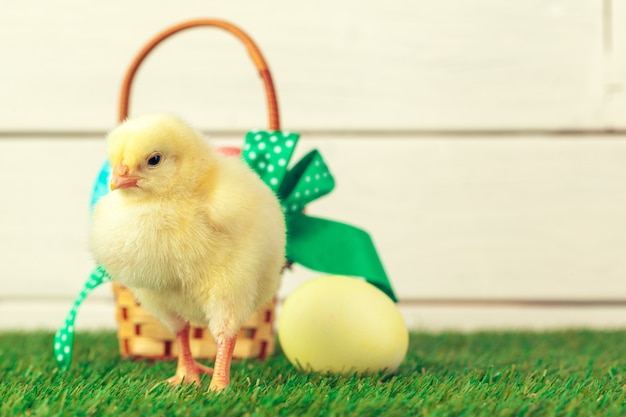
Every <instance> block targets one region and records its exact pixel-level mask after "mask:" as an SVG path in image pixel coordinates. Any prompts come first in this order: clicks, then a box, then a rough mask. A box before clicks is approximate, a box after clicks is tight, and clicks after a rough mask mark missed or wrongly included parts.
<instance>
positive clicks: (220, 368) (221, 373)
mask: <svg viewBox="0 0 626 417" xmlns="http://www.w3.org/2000/svg"><path fill="white" fill-rule="evenodd" d="M236 341H237V336H236V335H235V336H234V337H230V338H227V337H224V336H223V335H220V336H218V337H217V355H216V357H215V370H214V372H213V377H212V378H211V385H210V386H209V391H221V390H223V389H224V388H226V386H227V385H228V384H229V383H230V363H231V361H232V359H233V352H234V350H235V342H236Z"/></svg>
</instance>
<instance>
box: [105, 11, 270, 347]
mask: <svg viewBox="0 0 626 417" xmlns="http://www.w3.org/2000/svg"><path fill="white" fill-rule="evenodd" d="M199 26H208V27H216V28H220V29H223V30H225V31H227V32H229V33H231V34H233V35H234V36H235V37H237V38H238V39H239V40H241V41H242V43H243V44H244V45H245V47H246V49H247V51H248V53H249V54H250V57H251V58H252V61H253V63H254V65H255V66H256V67H257V69H258V70H259V75H260V76H261V80H262V81H263V84H264V87H265V94H266V97H267V106H268V119H269V122H268V125H269V129H270V130H279V129H280V123H279V116H278V104H277V100H276V93H275V90H274V85H273V82H272V76H271V74H270V71H269V68H268V66H267V63H266V62H265V59H264V58H263V55H262V54H261V52H260V50H259V48H258V47H257V46H256V44H255V43H254V41H253V40H252V39H251V38H250V37H249V36H248V35H247V34H246V33H245V32H243V31H242V30H241V29H239V28H238V27H236V26H234V25H232V24H230V23H228V22H224V21H222V20H216V19H197V20H190V21H186V22H183V23H180V24H178V25H175V26H172V27H170V28H168V29H166V30H164V31H162V32H161V33H159V34H157V35H156V36H155V37H154V38H153V39H152V40H150V41H149V42H148V43H147V44H146V45H145V46H144V47H143V49H141V50H140V51H139V53H138V54H137V56H136V57H135V59H134V60H133V62H132V63H131V65H130V67H129V68H128V70H127V72H126V75H125V77H124V82H123V84H122V89H121V94H120V102H119V113H118V118H119V121H120V122H121V121H123V120H125V119H126V118H127V117H128V109H129V105H130V91H131V86H132V82H133V79H134V77H135V74H136V72H137V70H138V68H139V66H140V65H141V63H142V62H143V60H144V59H145V57H146V56H147V55H148V54H149V53H150V52H151V51H152V50H153V49H154V48H155V47H156V46H157V45H158V44H159V43H160V42H162V41H163V40H164V39H166V38H168V37H170V36H171V35H173V34H175V33H178V32H180V31H182V30H185V29H189V28H194V27H199ZM113 293H114V295H115V300H116V318H117V322H118V325H119V328H118V333H117V335H118V339H119V345H120V352H121V354H122V356H123V357H132V358H150V359H157V358H158V359H174V358H176V357H177V354H178V352H177V344H176V341H175V338H174V335H173V334H172V333H171V332H169V331H168V330H167V329H165V328H164V327H163V326H162V325H161V323H160V322H159V321H158V320H157V319H155V318H154V317H153V316H151V315H150V313H148V312H147V311H146V310H145V309H143V308H142V307H141V306H140V305H139V304H138V303H137V302H136V301H135V298H134V296H133V295H132V293H131V292H130V291H129V290H128V289H127V288H124V287H123V286H121V285H119V284H115V283H114V284H113ZM274 307H275V300H273V301H271V302H269V303H268V304H267V305H265V306H264V307H263V308H261V309H260V310H259V311H258V312H257V313H255V314H254V315H253V316H252V317H250V319H249V320H248V321H247V322H246V324H245V325H244V326H243V328H242V329H241V331H240V332H239V335H238V337H237V343H236V345H235V352H234V355H233V356H234V357H235V358H260V359H264V358H265V357H266V356H267V355H271V354H272V353H273V352H274V343H275V337H274ZM190 339H191V340H190V346H191V351H192V353H193V355H194V357H196V358H203V359H207V358H214V357H215V354H216V350H217V347H216V344H215V342H214V340H213V338H212V337H211V334H210V333H209V331H208V329H207V328H202V327H191V331H190Z"/></svg>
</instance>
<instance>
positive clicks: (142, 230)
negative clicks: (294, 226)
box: [90, 114, 286, 390]
mask: <svg viewBox="0 0 626 417" xmlns="http://www.w3.org/2000/svg"><path fill="white" fill-rule="evenodd" d="M107 153H108V156H109V160H110V162H111V166H112V167H113V176H112V179H111V188H112V190H113V191H112V192H110V193H108V194H107V195H106V196H104V197H103V198H102V199H101V200H100V201H99V202H98V203H97V204H96V206H95V209H94V213H93V221H92V228H91V235H90V247H91V251H92V253H93V256H94V258H95V260H96V262H98V263H99V264H101V265H103V266H104V268H105V269H106V270H107V271H108V272H109V274H110V275H111V276H112V277H113V279H114V280H116V281H118V282H119V283H120V284H122V285H124V286H126V287H128V288H130V289H131V290H132V291H133V292H134V294H135V296H136V297H137V299H138V300H139V302H140V303H141V304H142V305H143V306H144V307H145V308H147V309H148V310H149V311H151V312H152V313H153V314H154V315H155V317H157V318H158V319H160V320H161V321H162V322H163V324H164V325H165V326H166V327H168V328H169V329H170V330H171V331H172V332H174V333H175V334H176V335H177V338H178V342H179V345H180V346H179V347H180V349H179V352H181V354H180V357H179V363H178V369H177V373H176V375H175V376H174V377H173V378H171V379H170V382H172V383H181V382H195V383H199V376H198V375H199V373H202V372H203V373H213V371H212V370H211V369H210V368H207V367H204V366H202V365H199V364H198V363H197V362H195V361H194V360H193V359H192V358H191V354H190V353H189V351H188V343H189V342H188V333H189V330H188V329H189V323H190V322H191V323H194V324H198V325H206V326H208V327H209V329H210V331H211V334H212V335H213V337H214V338H215V339H216V341H217V344H218V356H217V358H216V362H215V371H214V375H213V378H212V381H211V386H210V389H213V390H221V389H222V388H224V387H225V386H226V385H227V384H228V383H229V381H230V379H229V373H230V360H231V357H232V349H233V348H234V343H235V339H236V335H237V332H238V330H239V328H240V327H241V325H242V324H243V323H244V322H245V321H246V320H247V319H248V318H249V316H250V315H251V314H252V313H253V312H254V311H256V310H257V309H258V308H260V307H261V306H262V305H263V304H264V303H265V302H267V301H268V300H269V299H270V298H271V297H273V296H274V295H275V294H276V291H277V289H278V286H279V281H280V275H281V269H282V267H283V265H284V263H285V235H286V231H285V221H284V217H283V214H282V211H281V208H280V204H279V202H278V200H277V198H276V196H275V195H274V194H273V192H272V191H271V190H270V189H269V187H267V186H266V185H265V184H264V183H263V182H262V181H261V180H260V178H259V177H258V176H257V175H256V174H255V173H254V172H253V171H252V170H251V169H250V168H249V167H248V166H247V165H246V164H245V163H244V162H243V161H242V160H241V159H240V158H236V157H232V156H230V157H229V156H223V155H221V154H219V153H217V152H216V151H215V150H214V149H213V148H212V147H211V146H210V145H209V144H208V143H207V142H206V141H205V139H204V138H203V137H202V135H201V134H199V133H198V132H197V131H195V130H194V129H192V128H191V127H189V126H188V125H187V124H185V123H184V122H182V121H181V120H180V119H178V118H176V117H174V116H171V115H163V114H156V115H145V116H140V117H136V118H133V119H129V120H127V121H126V122H124V123H123V124H121V125H120V126H119V127H117V128H115V129H114V130H112V131H111V132H110V134H109V136H108V142H107ZM185 339H186V340H185Z"/></svg>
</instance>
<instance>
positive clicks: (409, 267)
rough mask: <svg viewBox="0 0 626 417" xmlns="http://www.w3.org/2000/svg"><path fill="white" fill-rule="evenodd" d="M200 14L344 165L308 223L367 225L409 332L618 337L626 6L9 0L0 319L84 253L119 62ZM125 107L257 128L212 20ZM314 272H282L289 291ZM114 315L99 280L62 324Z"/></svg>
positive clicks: (148, 70)
mask: <svg viewBox="0 0 626 417" xmlns="http://www.w3.org/2000/svg"><path fill="white" fill-rule="evenodd" d="M197 17H218V18H224V19H227V20H230V21H232V22H234V23H236V24H238V25H240V26H241V27H243V28H244V29H245V30H246V31H247V32H249V33H250V34H251V35H252V36H253V37H254V38H255V39H256V40H257V42H258V43H259V44H260V46H261V48H262V50H263V51H264V53H265V55H266V58H267V60H268V61H269V63H270V66H271V69H272V71H273V74H274V77H275V81H276V84H277V88H278V92H279V100H280V106H281V113H282V118H283V126H284V127H285V128H286V129H288V130H292V131H299V132H302V133H303V140H302V141H301V144H300V149H299V152H300V154H303V153H304V152H305V151H307V150H309V149H311V148H313V147H317V148H319V149H320V150H321V152H322V153H323V155H324V156H325V158H326V159H327V161H328V163H329V165H330V167H331V169H332V171H333V172H334V174H335V176H336V178H337V182H338V186H337V188H336V190H335V191H334V192H333V193H332V194H331V195H330V196H328V197H326V198H324V199H323V200H320V201H319V202H316V203H313V204H312V205H311V206H310V212H311V213H312V214H317V215H321V216H326V217H331V218H335V219H337V220H344V221H349V222H351V223H354V224H357V225H360V226H362V227H364V228H366V229H368V230H369V231H370V232H371V233H372V235H373V236H374V238H375V241H376V243H377V246H378V248H379V251H380V253H381V255H382V257H383V260H384V263H385V265H386V267H387V269H388V273H389V275H390V277H391V279H392V280H393V284H394V286H395V288H396V290H397V292H398V294H399V296H400V298H401V303H400V307H401V309H402V311H403V313H404V315H405V317H406V319H407V323H408V324H409V325H410V326H411V327H413V328H425V329H445V328H456V329H476V328H492V327H498V328H510V327H516V328H517V327H525V328H548V327H571V326H585V327H586V326H593V327H616V326H626V280H625V277H626V3H625V2H624V1H621V0H527V1H516V2H511V1H509V2H505V1H501V0H467V1H463V2H459V1H453V0H440V1H421V0H420V1H418V0H405V1H403V0H390V1H386V2H380V1H372V0H367V1H354V0H353V1H348V0H341V1H337V0H336V1H331V0H318V1H306V2H288V1H285V0H270V1H264V2H257V1H252V0H247V1H238V2H213V1H192V0H184V1H183V0H181V1H177V2H161V3H155V2H150V1H147V0H140V1H133V2H128V1H121V0H112V1H108V2H101V3H94V2H84V1H79V0H57V1H55V2H49V1H45V0H33V1H30V2H22V1H17V0H3V7H2V12H0V183H1V184H2V192H1V193H0V329H2V328H40V327H43V328H56V327H57V326H58V325H59V324H60V323H61V322H62V320H63V318H64V315H65V313H66V312H67V310H68V309H69V307H70V304H71V302H72V299H73V297H74V295H75V294H76V293H77V291H78V290H79V288H80V287H81V285H82V283H83V281H84V280H85V279H86V277H87V275H88V273H89V272H90V270H91V268H92V266H93V264H92V261H91V259H90V256H89V253H88V251H87V249H86V240H87V229H88V223H89V214H88V203H89V198H90V193H91V186H92V183H93V180H94V178H95V175H96V173H97V171H98V169H99V166H100V164H101V163H102V161H103V158H104V142H103V136H104V134H105V132H106V131H107V130H109V129H110V128H112V127H113V126H114V125H115V123H116V106H117V98H118V91H119V85H120V83H121V78H122V74H123V72H124V70H125V69H126V67H127V65H128V64H129V62H130V60H131V59H132V57H133V55H134V54H135V52H136V51H137V50H138V49H139V48H140V47H141V46H142V45H143V44H144V43H145V42H146V41H147V40H148V39H149V38H150V37H151V36H153V35H154V34H155V33H156V32H158V31H160V30H161V29H163V28H165V27H166V26H169V25H171V24H174V23H177V22H179V21H181V20H184V19H188V18H197ZM133 98H134V100H133V106H132V110H131V112H132V113H135V114H137V113H143V112H149V111H173V112H176V113H178V114H180V115H182V116H183V117H184V118H186V119H187V120H189V121H190V122H191V123H193V124H195V125H196V126H198V127H200V128H202V129H203V130H205V131H207V132H209V134H211V136H212V137H213V139H214V140H215V141H216V142H217V143H218V144H229V145H237V144H239V143H240V140H241V137H242V133H243V132H244V131H245V130H246V129H252V128H262V127H264V123H265V108H264V103H265V102H264V98H263V90H262V87H261V83H260V81H259V79H258V78H257V77H256V75H255V71H254V69H253V68H252V66H251V64H250V63H249V62H248V57H247V54H246V53H245V50H244V49H243V48H242V47H241V46H240V45H238V44H237V41H235V40H234V38H232V37H230V36H229V35H225V34H223V33H220V32H218V31H216V30H210V29H195V30H192V31H188V32H185V33H182V34H179V35H177V36H176V37H175V38H172V39H171V40H169V41H168V42H167V43H166V44H164V45H162V46H161V47H160V48H159V49H158V50H157V51H156V52H155V53H154V54H153V55H151V56H150V58H149V60H148V62H146V65H145V66H144V67H142V69H141V71H140V73H139V75H138V79H137V83H136V88H135V90H134V95H133ZM316 275H319V274H316V273H311V272H308V271H304V270H302V269H297V270H296V271H295V272H294V273H291V274H287V275H286V276H285V278H284V284H283V288H282V289H281V296H286V295H288V294H289V292H290V291H291V290H293V289H294V288H296V287H297V286H298V285H299V284H300V283H302V282H304V281H306V280H307V279H310V278H311V277H313V276H316ZM455 300H462V301H463V302H455ZM507 300H508V301H507ZM511 300H514V301H515V300H517V301H520V300H521V301H525V303H522V304H519V303H518V304H511V303H509V301H511ZM546 300H548V301H551V302H548V303H542V301H546ZM622 300H623V301H622ZM497 301H503V302H502V303H495V304H494V302H497ZM571 301H575V302H578V304H577V303H569V302H571ZM607 301H610V302H612V303H605V302H607ZM560 302H564V304H560ZM594 303H597V305H593V306H592V307H589V304H594ZM113 326H114V321H113V307H112V300H111V295H110V293H109V291H108V288H105V289H102V290H100V291H98V292H97V293H96V294H95V295H94V296H92V297H91V299H90V300H89V301H88V303H87V304H86V305H85V306H84V307H83V310H82V311H81V314H80V318H79V321H78V327H79V328H82V329H87V328H101V327H113Z"/></svg>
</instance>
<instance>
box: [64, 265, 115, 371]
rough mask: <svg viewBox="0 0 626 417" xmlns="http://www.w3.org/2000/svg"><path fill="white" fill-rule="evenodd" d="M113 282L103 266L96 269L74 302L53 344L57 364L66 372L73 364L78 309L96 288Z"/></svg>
mask: <svg viewBox="0 0 626 417" xmlns="http://www.w3.org/2000/svg"><path fill="white" fill-rule="evenodd" d="M109 281H111V277H110V276H109V274H107V272H106V271H105V270H104V268H102V267H101V266H98V267H96V268H95V269H94V270H93V272H92V273H91V275H90V276H89V279H88V280H87V282H85V285H84V286H83V289H82V291H81V292H80V294H78V297H76V300H74V305H73V306H72V309H71V310H70V312H69V313H68V314H67V317H66V318H65V323H63V326H61V328H60V329H59V330H57V332H56V333H55V335H54V340H53V342H52V348H53V351H54V359H55V360H56V362H57V365H58V366H59V368H61V369H63V370H66V369H68V368H69V367H70V363H71V362H72V351H73V346H74V322H75V321H76V314H77V313H78V308H79V307H80V305H81V304H82V303H83V301H84V300H85V298H87V295H89V293H91V292H92V291H93V290H94V289H95V288H96V287H98V286H99V285H101V284H103V283H105V282H109Z"/></svg>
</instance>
